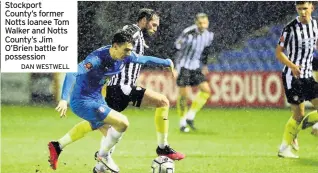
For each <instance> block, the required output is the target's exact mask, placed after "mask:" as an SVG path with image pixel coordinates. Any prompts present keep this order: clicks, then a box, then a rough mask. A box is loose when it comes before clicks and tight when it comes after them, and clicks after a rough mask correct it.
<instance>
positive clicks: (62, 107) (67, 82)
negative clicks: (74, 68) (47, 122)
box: [55, 73, 77, 118]
mask: <svg viewBox="0 0 318 173" xmlns="http://www.w3.org/2000/svg"><path fill="white" fill-rule="evenodd" d="M76 74H77V73H66V75H65V78H64V83H63V87H62V96H61V100H60V101H59V104H58V105H57V107H56V108H55V110H56V111H58V112H60V113H61V114H60V117H61V118H62V117H65V116H66V111H67V99H68V98H69V95H70V92H71V89H72V87H73V85H74V83H75V80H76Z"/></svg>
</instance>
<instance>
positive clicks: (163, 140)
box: [157, 132, 168, 149]
mask: <svg viewBox="0 0 318 173" xmlns="http://www.w3.org/2000/svg"><path fill="white" fill-rule="evenodd" d="M157 141H158V146H159V148H161V149H163V148H165V146H166V145H168V133H160V132H157Z"/></svg>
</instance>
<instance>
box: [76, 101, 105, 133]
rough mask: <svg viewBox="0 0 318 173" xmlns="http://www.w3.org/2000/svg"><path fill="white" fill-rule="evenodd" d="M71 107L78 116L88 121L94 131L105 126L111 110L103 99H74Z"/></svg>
mask: <svg viewBox="0 0 318 173" xmlns="http://www.w3.org/2000/svg"><path fill="white" fill-rule="evenodd" d="M70 107H71V109H72V111H73V112H74V113H75V114H76V115H77V116H79V117H81V118H83V119H84V120H86V121H88V122H89V123H90V124H91V126H92V129H93V130H95V129H98V128H99V127H101V126H103V125H104V124H105V123H104V121H103V120H104V119H105V118H106V117H107V115H108V114H109V112H110V110H111V109H110V108H109V107H108V106H107V104H106V102H105V100H103V99H96V100H94V99H72V100H71V101H70Z"/></svg>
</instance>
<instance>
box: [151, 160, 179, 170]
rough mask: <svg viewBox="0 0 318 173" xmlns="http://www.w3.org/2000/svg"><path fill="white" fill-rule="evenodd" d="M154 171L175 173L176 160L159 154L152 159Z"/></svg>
mask: <svg viewBox="0 0 318 173" xmlns="http://www.w3.org/2000/svg"><path fill="white" fill-rule="evenodd" d="M151 169H152V173H174V162H173V160H171V159H169V158H168V157H166V156H159V157H157V158H155V159H154V160H153V161H152V164H151Z"/></svg>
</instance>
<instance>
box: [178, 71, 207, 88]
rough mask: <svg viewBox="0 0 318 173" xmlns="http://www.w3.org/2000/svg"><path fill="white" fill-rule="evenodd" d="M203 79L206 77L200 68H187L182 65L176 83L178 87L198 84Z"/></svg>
mask: <svg viewBox="0 0 318 173" xmlns="http://www.w3.org/2000/svg"><path fill="white" fill-rule="evenodd" d="M204 81H206V78H205V76H204V75H203V74H202V72H201V69H197V70H188V69H186V68H183V67H182V68H181V70H180V73H179V75H178V78H177V85H178V86H179V87H185V86H198V85H199V84H200V83H202V82H204Z"/></svg>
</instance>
